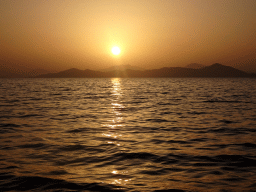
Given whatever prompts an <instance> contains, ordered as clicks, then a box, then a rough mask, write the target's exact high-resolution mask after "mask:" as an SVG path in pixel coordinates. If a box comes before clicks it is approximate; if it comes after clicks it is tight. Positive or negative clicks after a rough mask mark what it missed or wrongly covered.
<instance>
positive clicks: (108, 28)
mask: <svg viewBox="0 0 256 192" xmlns="http://www.w3.org/2000/svg"><path fill="white" fill-rule="evenodd" d="M0 13H1V17H0V48H1V49H0V55H1V56H0V60H1V61H0V65H4V66H14V67H15V66H24V67H27V68H32V69H44V70H48V71H59V70H65V69H69V68H78V69H93V70H99V69H104V68H108V67H110V66H113V65H124V64H125V65H126V64H129V65H133V66H137V67H142V68H145V69H152V68H161V67H176V66H185V65H187V64H189V63H200V64H203V65H210V64H213V63H222V64H224V65H230V66H243V67H245V68H246V69H249V70H251V69H252V70H254V69H255V60H256V59H255V58H256V35H255V34H256V33H255V32H256V1H255V0H237V1H235V0H226V1H223V0H197V1H192V0H182V1H181V0H172V1H169V0H161V1H158V0H140V1H135V0H119V1H115V0H106V1H100V0H86V1H84V0H76V1H63V0H55V1H46V0H41V1H35V0H19V1H14V0H0ZM114 46H118V47H119V48H120V49H121V50H122V52H121V54H120V55H119V56H118V57H115V56H113V54H112V53H111V48H112V47H114Z"/></svg>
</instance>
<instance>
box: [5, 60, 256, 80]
mask: <svg viewBox="0 0 256 192" xmlns="http://www.w3.org/2000/svg"><path fill="white" fill-rule="evenodd" d="M24 77H33V78H110V77H133V78H135V77H136V78H145V77H148V78H160V77H256V74H255V73H247V72H245V71H241V70H239V69H236V68H233V67H230V66H225V65H222V64H218V63H215V64H213V65H210V66H204V65H201V64H197V63H192V64H189V65H187V66H186V67H164V68H160V69H152V70H144V69H142V68H139V67H133V66H131V65H124V66H115V67H111V68H107V69H104V70H102V71H95V70H89V69H86V70H80V69H76V68H71V69H68V70H64V71H60V72H56V73H46V74H40V75H38V74H37V73H31V72H30V73H15V72H10V71H7V70H6V69H1V70H0V78H24Z"/></svg>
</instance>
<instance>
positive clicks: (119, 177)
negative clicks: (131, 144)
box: [102, 78, 131, 185]
mask: <svg viewBox="0 0 256 192" xmlns="http://www.w3.org/2000/svg"><path fill="white" fill-rule="evenodd" d="M111 82H112V90H111V96H110V97H111V98H110V99H111V105H110V109H109V110H110V112H111V114H112V115H111V118H110V119H109V120H108V121H107V123H105V124H104V125H103V126H104V127H105V128H106V131H105V132H104V133H103V134H102V135H103V136H104V137H105V138H106V140H105V141H106V143H107V144H114V145H116V146H117V147H118V148H117V149H118V150H119V151H116V153H119V152H121V148H120V147H123V146H122V144H121V143H120V140H122V139H121V138H122V136H123V135H122V134H121V130H122V127H123V126H124V123H123V121H124V118H123V111H124V110H125V108H126V107H125V106H124V105H123V102H122V100H123V98H122V97H123V91H122V84H121V79H119V78H113V79H111ZM105 169H106V170H104V172H109V174H110V175H111V176H110V178H108V179H107V181H106V182H107V183H108V184H115V185H116V184H117V185H126V184H127V183H128V182H129V181H131V179H129V178H128V177H129V174H128V171H120V170H118V169H117V167H113V166H111V168H107V167H106V168H105Z"/></svg>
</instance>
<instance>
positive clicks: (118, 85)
mask: <svg viewBox="0 0 256 192" xmlns="http://www.w3.org/2000/svg"><path fill="white" fill-rule="evenodd" d="M255 181H256V79H246V78H244V79H228V78H227V79H225V78H224V79H218V78H217V79H207V78H206V79H204V78H193V79H190V78H186V79H183V78H178V79H175V78H170V79H169V78H167V79H0V191H179V190H180V191H255V189H256V184H255V183H256V182H255Z"/></svg>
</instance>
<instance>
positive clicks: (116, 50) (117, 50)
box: [111, 46, 121, 55]
mask: <svg viewBox="0 0 256 192" xmlns="http://www.w3.org/2000/svg"><path fill="white" fill-rule="evenodd" d="M111 51H112V53H113V54H114V55H119V54H120V52H121V50H120V48H119V47H117V46H115V47H113V48H112V49H111Z"/></svg>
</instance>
